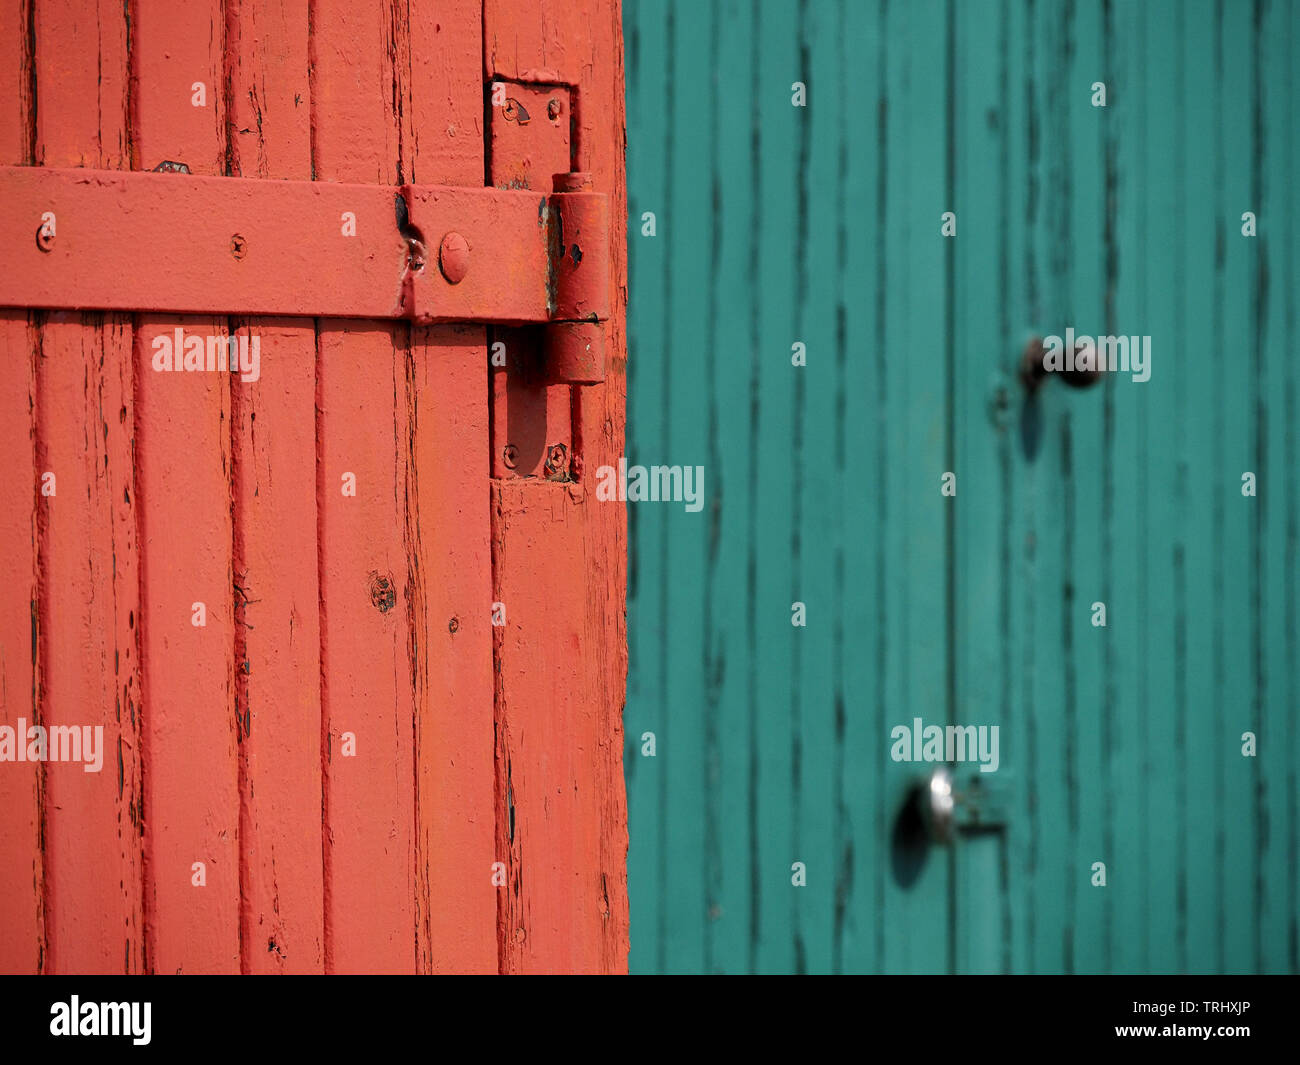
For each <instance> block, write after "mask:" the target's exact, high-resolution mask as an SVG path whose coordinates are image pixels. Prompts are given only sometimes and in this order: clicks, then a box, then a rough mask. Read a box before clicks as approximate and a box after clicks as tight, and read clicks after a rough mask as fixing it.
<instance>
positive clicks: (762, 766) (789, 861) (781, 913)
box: [669, 5, 829, 973]
mask: <svg viewBox="0 0 1300 1065" xmlns="http://www.w3.org/2000/svg"><path fill="white" fill-rule="evenodd" d="M796 15H797V10H796V9H795V8H793V7H790V6H788V5H785V6H782V7H781V8H780V9H779V10H771V9H768V10H765V11H764V12H763V16H764V17H763V18H762V19H761V20H760V22H759V25H758V27H757V32H758V35H759V43H758V52H757V64H758V69H759V70H760V71H762V70H770V71H775V70H780V71H788V70H795V69H797V66H798V50H797V45H796V42H797V39H798V30H797V25H796V22H795V19H796ZM794 80H795V77H794V75H791V77H790V78H789V79H787V78H786V77H785V76H784V75H783V76H782V77H781V78H780V79H779V80H778V79H776V78H773V77H762V76H760V78H759V80H758V81H757V83H756V89H757V92H758V97H757V99H755V100H754V101H753V106H754V107H755V108H756V109H757V111H758V121H759V123H760V128H761V129H762V138H761V140H760V151H759V168H760V170H761V175H762V176H761V179H760V180H761V190H760V192H759V196H758V218H757V219H756V221H755V223H754V224H756V225H758V226H759V232H760V238H759V254H758V261H757V265H756V267H755V283H756V285H757V288H758V291H759V293H760V294H761V299H762V302H761V304H760V306H759V309H758V315H757V317H758V333H757V340H758V343H759V345H760V348H759V350H769V349H770V348H775V349H777V350H780V351H782V352H783V351H784V350H785V348H786V346H787V343H788V340H787V338H790V337H792V335H793V333H794V310H795V308H794V288H795V273H794V261H795V253H796V249H795V246H794V242H795V217H794V214H793V212H792V211H791V210H790V205H791V202H792V198H793V196H794V193H795V182H796V173H795V169H796V167H797V165H798V158H797V155H796V153H795V152H793V151H792V150H791V146H792V145H794V144H795V143H797V130H798V123H799V122H801V121H803V117H802V112H801V111H800V110H798V109H796V108H794V107H792V106H791V102H790V92H791V89H790V83H791V82H793V81H794ZM800 80H802V79H800ZM674 261H676V260H674ZM761 367H762V368H761V370H760V371H759V385H758V410H757V411H756V412H755V417H756V418H757V419H758V423H759V436H758V451H757V454H756V456H755V462H756V463H757V465H758V469H759V471H760V474H759V478H758V482H757V487H756V491H757V493H758V498H757V505H756V507H755V510H754V524H753V526H752V527H751V528H750V530H749V535H750V536H752V537H754V539H755V565H756V580H755V593H754V612H755V615H756V617H755V637H756V638H755V648H754V651H755V655H756V658H757V661H756V678H757V683H756V693H757V706H756V713H755V719H754V725H753V728H754V730H755V734H756V739H757V747H758V751H757V754H758V758H757V765H756V768H755V770H754V771H755V772H756V773H757V784H758V786H757V790H758V794H757V801H756V803H755V804H754V810H753V812H752V814H751V816H752V817H753V818H754V822H755V827H754V831H755V834H756V839H757V852H758V861H757V869H758V883H759V889H758V890H759V898H758V907H759V921H758V933H759V942H758V944H757V949H756V954H755V957H754V962H753V964H754V967H755V969H756V970H757V971H758V972H765V973H774V972H794V971H795V968H796V964H797V952H798V944H797V943H796V939H795V935H794V931H795V927H796V926H795V923H794V921H795V914H796V912H797V909H798V906H799V901H798V892H799V891H801V890H804V889H802V888H796V887H794V886H793V885H792V877H793V875H794V873H793V871H792V867H793V864H794V863H795V862H796V861H803V860H804V859H803V858H802V856H801V855H799V854H796V853H794V852H795V850H796V842H795V830H794V824H793V822H792V820H791V802H792V799H793V786H794V767H795V758H794V749H793V748H794V743H795V742H796V739H797V737H796V736H795V735H794V733H793V721H792V716H791V714H792V708H793V702H792V686H793V680H792V677H791V668H792V666H793V664H794V651H793V643H794V641H795V640H798V639H800V638H802V637H803V636H806V635H807V633H808V630H807V629H799V628H796V627H794V626H793V625H792V624H791V620H792V610H791V604H792V603H794V602H796V601H798V602H803V601H804V600H803V598H802V593H801V592H799V591H798V590H797V589H796V588H795V586H794V570H793V566H792V561H791V553H790V549H791V537H792V526H791V521H790V500H791V493H792V491H793V484H794V477H795V475H796V470H795V467H794V464H793V461H792V458H791V455H792V452H791V446H792V445H791V442H792V438H793V426H792V416H793V413H794V409H793V405H792V403H791V400H790V392H789V385H790V378H789V368H788V360H786V359H784V358H781V359H776V360H770V359H765V360H762V363H761ZM672 439H673V434H672V433H670V434H669V440H670V441H671V440H672ZM669 572H670V573H671V570H670V571H669ZM815 606H816V604H814V610H815ZM828 609H829V608H828ZM814 617H816V613H814ZM673 620H674V622H675V619H673ZM814 631H815V630H814ZM675 690H676V691H680V690H681V689H675ZM675 698H678V697H677V696H675V695H674V694H672V693H670V694H669V699H670V700H673V699H675ZM684 813H685V811H684V810H683V811H682V812H680V813H678V815H677V816H678V817H682V816H683V815H684ZM686 823H687V824H689V823H690V822H689V821H687V822H686ZM675 864H676V863H674V865H675ZM689 957H690V956H689V955H684V960H685V959H687V958H689Z"/></svg>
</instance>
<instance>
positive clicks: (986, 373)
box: [935, 4, 1023, 973]
mask: <svg viewBox="0 0 1300 1065" xmlns="http://www.w3.org/2000/svg"><path fill="white" fill-rule="evenodd" d="M955 6H956V17H957V24H956V27H955V33H956V45H957V54H956V63H957V66H956V69H955V70H954V71H953V72H952V76H953V78H954V79H955V86H954V91H955V92H956V101H957V110H956V112H955V120H956V128H955V130H954V131H953V135H954V137H955V151H956V167H955V171H956V172H955V175H954V177H955V189H954V193H955V201H954V202H953V203H951V204H944V205H943V209H944V210H952V211H955V212H956V214H957V219H958V227H959V228H958V231H957V232H958V236H956V237H954V238H949V239H950V240H951V241H953V242H954V246H953V248H952V254H953V255H955V256H956V262H955V264H954V269H955V275H956V287H957V293H956V298H955V315H956V321H955V322H954V325H953V329H954V344H955V359H954V380H953V384H952V387H953V395H954V407H955V412H956V415H955V417H956V424H955V453H956V454H957V455H958V456H960V463H961V472H960V474H959V477H958V483H959V485H960V488H959V494H958V499H960V500H961V501H962V503H963V505H962V506H961V507H960V508H959V510H958V513H957V535H956V542H955V545H954V546H955V549H956V551H957V555H956V558H955V560H954V566H953V572H954V578H955V580H956V598H957V614H956V617H955V618H954V624H955V625H956V629H957V633H958V636H957V641H956V647H955V651H956V654H957V678H958V690H959V691H960V693H961V698H960V702H959V706H958V708H957V716H956V723H958V724H963V725H965V724H973V725H976V726H979V725H996V726H998V727H999V729H1000V732H999V736H1000V744H999V745H1000V750H999V756H1000V762H1001V765H1000V766H999V769H998V775H997V776H994V777H990V780H992V781H994V782H995V783H1000V782H1001V780H1002V779H1003V778H1005V776H1006V774H1007V773H1008V771H1011V770H1013V768H1014V766H1015V765H1016V763H1017V761H1018V760H1019V759H1018V758H1017V747H1016V745H1014V744H1013V743H1011V742H1010V741H1011V738H1012V732H1013V728H1014V724H1015V722H1014V721H1013V719H1012V718H1011V713H1010V711H1011V684H1012V680H1013V678H1012V674H1011V670H1010V668H1009V664H1008V661H1007V656H1008V654H1009V651H1010V648H1011V646H1012V643H1013V641H1014V635H1013V633H1012V632H1011V625H1010V609H1011V597H1012V591H1013V588H1014V586H1015V585H1014V579H1015V578H1014V573H1013V572H1011V566H1010V557H1009V556H1010V549H1009V539H1010V529H1009V528H1008V526H1009V524H1010V522H1009V515H1008V513H1007V511H1008V508H1009V505H1010V499H1011V494H1012V492H1013V489H1014V484H1015V480H1016V474H1017V473H1018V472H1019V470H1018V468H1016V469H1015V471H1014V472H1013V461H1014V459H1017V458H1019V455H1018V453H1017V451H1018V449H1017V447H1016V443H1017V437H1016V435H1015V430H1016V415H1018V414H1019V410H1020V404H1021V401H1022V398H1023V397H1022V395H1021V392H1020V385H1019V382H1018V381H1017V379H1016V376H1015V371H1016V361H1017V356H1018V354H1019V353H1018V351H1017V347H1018V345H1017V341H1018V340H1021V339H1023V338H1021V337H1020V326H1021V322H1020V320H1019V319H1018V318H1013V317H1012V316H1013V315H1016V314H1018V312H1019V311H1020V306H1019V301H1018V299H1017V295H1018V293H1017V292H1016V291H1015V289H1014V287H1013V286H1012V284H1011V283H1010V273H1011V262H1012V261H1013V259H1012V254H1011V248H1010V242H1011V240H1012V239H1013V238H1012V234H1011V232H1010V231H1009V223H1010V217H1009V214H1010V212H1011V210H1012V209H1013V208H1012V206H1011V202H1010V201H1011V197H1012V196H1014V195H1015V193H1014V191H1013V190H1011V189H1010V188H1009V187H1008V185H1009V181H1010V174H1009V173H1008V172H1007V171H1008V158H1009V155H1010V152H1011V151H1012V144H1013V143H1014V141H1015V138H1016V134H1017V131H1016V129H1015V128H1014V127H1013V126H1012V122H1013V116H1012V111H1011V102H1012V101H1011V99H1010V98H1009V90H1010V84H1009V68H1008V63H1009V56H1008V53H1009V51H1010V49H1009V47H1008V42H1007V41H1006V34H1007V32H1008V27H1007V17H1006V16H1007V12H1006V9H1005V7H1003V8H1002V9H1001V10H1000V11H999V13H998V14H999V17H998V18H990V17H988V12H987V11H983V10H977V9H975V8H972V7H970V6H969V5H960V4H958V5H955ZM986 56H998V57H999V60H998V62H996V63H988V62H985V61H984V57H986ZM935 233H936V239H940V238H939V237H938V236H937V234H938V233H939V229H938V228H937V226H936V228H935ZM1013 321H1014V322H1015V325H1014V327H1013V325H1012V322H1013ZM990 628H991V629H992V630H993V631H995V632H997V633H998V634H999V636H998V638H996V639H994V640H993V641H988V640H984V639H978V638H976V637H975V636H974V634H976V633H979V632H981V631H988V630H989V629H990ZM1006 847H1007V839H1006V835H1005V833H995V834H988V835H981V836H977V837H973V838H969V839H963V840H962V841H961V842H960V844H959V845H958V847H957V848H956V857H957V862H956V868H957V876H958V880H957V884H956V888H957V892H956V900H955V905H956V907H957V911H956V915H955V925H956V930H957V936H958V938H957V942H956V943H955V944H954V949H955V952H956V968H957V971H959V972H963V973H971V972H975V973H980V972H997V971H1000V970H1003V969H1005V968H1007V967H1008V963H1009V960H1010V952H1011V928H1010V925H1009V921H1007V917H1008V916H1009V914H1008V911H1007V909H1006V908H1005V906H1004V903H1005V900H1006V898H1007V894H1008V892H1009V891H1010V890H1011V885H1010V884H1009V883H1007V882H1006V881H1005V879H1004V876H1003V870H1004V861H1005V850H1006Z"/></svg>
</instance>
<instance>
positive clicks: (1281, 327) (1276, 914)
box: [1229, 4, 1300, 972]
mask: <svg viewBox="0 0 1300 1065" xmlns="http://www.w3.org/2000/svg"><path fill="white" fill-rule="evenodd" d="M1257 32H1258V33H1259V34H1260V35H1261V37H1262V40H1263V41H1264V42H1265V47H1266V51H1265V54H1264V56H1263V57H1262V61H1263V67H1262V70H1261V75H1260V82H1261V85H1262V89H1263V93H1264V96H1263V100H1262V107H1263V119H1264V123H1265V142H1264V153H1263V159H1262V160H1261V163H1262V165H1261V176H1262V188H1263V198H1262V200H1261V208H1260V210H1261V217H1263V218H1266V219H1268V220H1269V221H1268V223H1267V225H1268V229H1267V230H1266V231H1265V236H1264V238H1263V240H1264V244H1263V247H1262V248H1261V253H1262V262H1261V266H1262V267H1263V277H1264V278H1266V279H1267V285H1266V289H1265V293H1264V295H1266V297H1267V306H1266V310H1267V317H1266V322H1267V330H1266V334H1265V335H1264V336H1262V337H1261V338H1260V339H1259V341H1258V343H1259V351H1260V353H1261V357H1262V358H1263V359H1264V365H1263V367H1262V371H1263V372H1262V375H1261V376H1262V380H1261V381H1260V382H1259V386H1260V387H1261V388H1262V390H1263V394H1264V396H1266V397H1267V412H1268V418H1267V425H1266V427H1265V428H1266V436H1265V439H1264V445H1265V449H1266V455H1267V462H1266V469H1267V471H1268V481H1269V484H1270V487H1269V489H1268V498H1267V500H1266V506H1265V510H1264V514H1265V516H1266V521H1265V535H1266V539H1265V541H1264V558H1263V559H1262V563H1261V564H1262V565H1263V567H1264V569H1263V572H1262V573H1261V576H1260V581H1261V586H1262V588H1263V597H1264V602H1263V609H1264V618H1263V632H1264V635H1265V640H1266V642H1265V645H1264V648H1263V651H1262V653H1263V658H1264V661H1265V663H1266V666H1267V670H1268V673H1267V675H1266V688H1265V692H1264V693H1263V695H1262V697H1261V704H1262V706H1263V715H1262V719H1261V721H1260V734H1261V736H1268V737H1269V738H1268V740H1267V741H1266V743H1267V746H1266V747H1264V746H1261V756H1262V765H1261V773H1262V774H1263V775H1264V779H1265V784H1266V788H1267V790H1266V792H1265V794H1264V810H1263V813H1264V817H1265V825H1266V826H1267V830H1266V831H1265V832H1264V834H1263V853H1262V854H1261V855H1260V863H1261V867H1260V870H1259V883H1260V888H1261V896H1262V897H1261V900H1260V912H1259V918H1258V919H1259V932H1258V933H1257V934H1258V935H1259V936H1260V939H1261V947H1262V956H1261V959H1260V969H1261V970H1262V971H1265V972H1287V971H1290V972H1295V971H1297V970H1300V927H1298V926H1300V882H1298V881H1300V869H1298V868H1297V862H1296V858H1295V854H1294V850H1295V842H1294V841H1295V840H1297V839H1300V811H1298V809H1297V805H1298V803H1300V788H1298V787H1297V776H1298V774H1297V762H1298V761H1300V746H1297V737H1298V734H1300V729H1298V728H1297V722H1296V715H1295V713H1293V712H1290V711H1289V709H1288V708H1294V707H1295V705H1296V700H1297V684H1296V675H1295V670H1294V668H1293V665H1294V663H1295V662H1296V661H1297V660H1298V656H1297V648H1296V642H1297V624H1296V604H1297V599H1296V574H1297V572H1298V566H1297V558H1296V549H1297V539H1298V536H1297V533H1298V531H1300V521H1297V507H1298V505H1300V499H1298V498H1297V491H1296V483H1295V477H1294V468H1293V466H1292V462H1293V459H1294V456H1296V455H1297V454H1300V444H1298V443H1297V411H1296V378H1297V376H1298V375H1297V372H1296V368H1295V360H1294V359H1291V358H1288V357H1286V355H1285V350H1286V348H1285V342H1286V338H1287V337H1290V336H1291V335H1292V331H1293V330H1294V328H1295V326H1296V321H1297V318H1296V310H1297V308H1296V301H1297V290H1298V289H1300V278H1297V276H1296V241H1297V239H1300V234H1298V233H1297V225H1296V220H1295V212H1294V211H1292V210H1290V209H1289V208H1288V207H1287V199H1288V197H1289V195H1290V193H1289V191H1288V190H1290V189H1294V188H1295V185H1296V180H1297V176H1298V171H1297V167H1298V166H1300V158H1297V145H1300V138H1297V137H1296V135H1295V127H1296V123H1297V121H1300V116H1297V113H1296V111H1297V108H1296V103H1297V100H1296V93H1297V87H1298V86H1300V82H1298V80H1297V79H1298V78H1300V72H1297V69H1296V60H1295V53H1296V49H1297V47H1300V37H1298V36H1297V35H1298V34H1300V9H1298V8H1297V6H1296V5H1285V4H1274V5H1270V6H1268V8H1267V9H1266V11H1265V17H1264V20H1263V22H1262V24H1261V25H1260V26H1259V28H1258V31H1257ZM1229 739H1230V740H1236V741H1238V742H1239V741H1240V736H1231V735H1230V736H1229ZM1229 750H1231V748H1229Z"/></svg>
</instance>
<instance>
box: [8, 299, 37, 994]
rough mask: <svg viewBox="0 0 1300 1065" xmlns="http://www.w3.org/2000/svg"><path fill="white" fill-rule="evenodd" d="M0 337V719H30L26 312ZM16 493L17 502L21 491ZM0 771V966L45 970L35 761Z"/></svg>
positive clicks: (30, 414) (30, 366)
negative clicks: (1, 491)
mask: <svg viewBox="0 0 1300 1065" xmlns="http://www.w3.org/2000/svg"><path fill="white" fill-rule="evenodd" d="M0 343H2V344H3V358H4V364H5V366H7V367H9V372H8V373H7V374H5V375H4V380H3V384H0V403H2V404H3V407H2V408H0V432H2V433H3V446H4V449H5V450H4V454H5V455H6V456H8V459H7V461H8V464H9V468H10V470H11V473H12V477H13V484H14V499H13V501H12V503H11V505H10V506H8V507H6V508H5V509H4V518H3V521H4V536H5V543H6V544H8V545H9V549H7V550H6V551H5V552H4V553H3V566H4V581H3V584H2V585H0V587H2V588H3V597H2V598H0V725H4V726H5V727H7V728H12V729H17V728H18V726H19V719H22V720H25V721H26V722H28V723H29V724H32V723H37V722H39V721H40V719H41V718H40V701H39V700H40V691H39V688H38V683H39V672H38V669H39V663H40V658H39V650H40V602H39V598H38V595H39V584H38V570H37V545H38V541H37V529H36V508H37V506H38V505H39V503H38V500H39V499H40V495H39V491H40V489H39V471H38V470H37V464H36V415H35V391H36V352H37V347H38V339H37V334H36V330H35V328H33V326H32V325H31V324H30V323H29V321H28V316H27V314H25V313H23V312H21V311H18V312H14V311H9V312H6V313H4V314H3V315H0ZM24 499H25V500H26V502H25V503H24V502H23V500H24ZM4 770H5V771H4V773H3V774H0V804H3V808H4V810H5V811H6V816H5V817H4V818H3V819H0V914H3V920H0V972H4V973H6V974H18V973H37V972H44V971H45V961H46V929H45V898H44V886H43V885H44V878H45V853H44V848H43V846H42V828H43V824H42V780H43V774H42V772H41V765H40V764H39V763H37V762H25V763H22V764H6V765H5V767H4Z"/></svg>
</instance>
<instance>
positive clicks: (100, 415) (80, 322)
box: [32, 3, 144, 972]
mask: <svg viewBox="0 0 1300 1065" xmlns="http://www.w3.org/2000/svg"><path fill="white" fill-rule="evenodd" d="M32 27H33V31H34V55H35V70H34V73H35V79H36V84H37V85H38V86H39V87H41V88H42V89H45V90H47V91H39V92H38V95H37V108H36V124H35V132H36V160H37V162H38V163H39V164H41V165H45V166H53V167H63V166H91V167H96V168H99V169H121V168H124V167H127V166H129V163H130V156H129V151H128V144H127V85H128V70H127V40H126V36H127V35H126V26H125V22H124V20H123V19H122V18H121V17H120V13H119V12H117V11H115V10H113V6H112V5H108V4H94V3H86V4H74V5H71V6H64V5H54V4H44V3H38V4H37V5H36V8H35V10H34V12H33V21H32ZM88 60H93V61H88ZM132 342H133V330H132V323H131V319H130V317H129V316H127V315H122V314H113V315H81V314H50V315H47V316H46V317H45V318H44V321H43V324H42V328H41V340H40V357H39V359H38V360H37V379H36V413H37V424H38V429H37V455H38V461H39V464H40V466H41V467H42V469H43V470H48V471H49V472H50V473H52V474H53V475H54V476H55V478H56V484H57V485H58V490H59V494H57V495H53V496H50V497H48V498H46V499H44V500H43V502H44V504H45V506H44V514H43V519H44V520H43V522H42V523H41V542H40V552H41V561H40V568H41V572H42V575H43V587H42V595H41V614H42V621H43V624H42V628H41V639H42V641H43V647H42V652H41V655H40V660H41V662H42V663H43V664H44V670H43V674H44V675H43V677H42V680H41V685H40V686H41V691H42V710H41V718H42V723H43V724H44V725H45V726H46V727H48V728H55V727H63V728H65V729H67V728H72V729H79V730H81V731H82V733H83V737H84V736H85V730H86V729H87V728H89V729H90V730H91V732H90V737H91V738H93V737H96V736H98V737H99V740H98V742H97V743H96V754H95V756H94V757H95V760H96V761H97V762H98V765H99V769H98V770H97V771H94V772H86V767H85V766H83V765H81V764H76V763H54V762H50V763H48V764H47V765H46V767H45V770H44V773H45V794H44V802H45V850H46V864H45V888H44V890H45V906H46V913H47V927H46V945H47V949H48V954H47V957H46V961H45V964H46V966H47V967H48V969H49V970H50V971H53V972H139V971H141V969H142V968H143V953H144V952H143V938H144V932H143V923H144V920H143V899H142V890H141V868H142V863H143V854H142V841H141V835H142V830H143V824H142V798H143V795H142V783H141V775H140V756H141V735H140V728H141V713H140V710H141V677H140V647H139V630H138V629H137V621H138V619H139V618H140V616H141V615H140V599H139V597H140V583H139V568H138V563H139V544H138V540H137V529H136V513H135V506H136V500H135V498H134V492H135V475H136V470H135V457H134V455H133V453H132V436H133V434H134V422H135V419H134V407H135V404H134V386H135V372H134V367H133V358H132ZM83 742H84V740H83ZM86 754H88V750H87V749H85V748H83V756H84V755H86Z"/></svg>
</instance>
